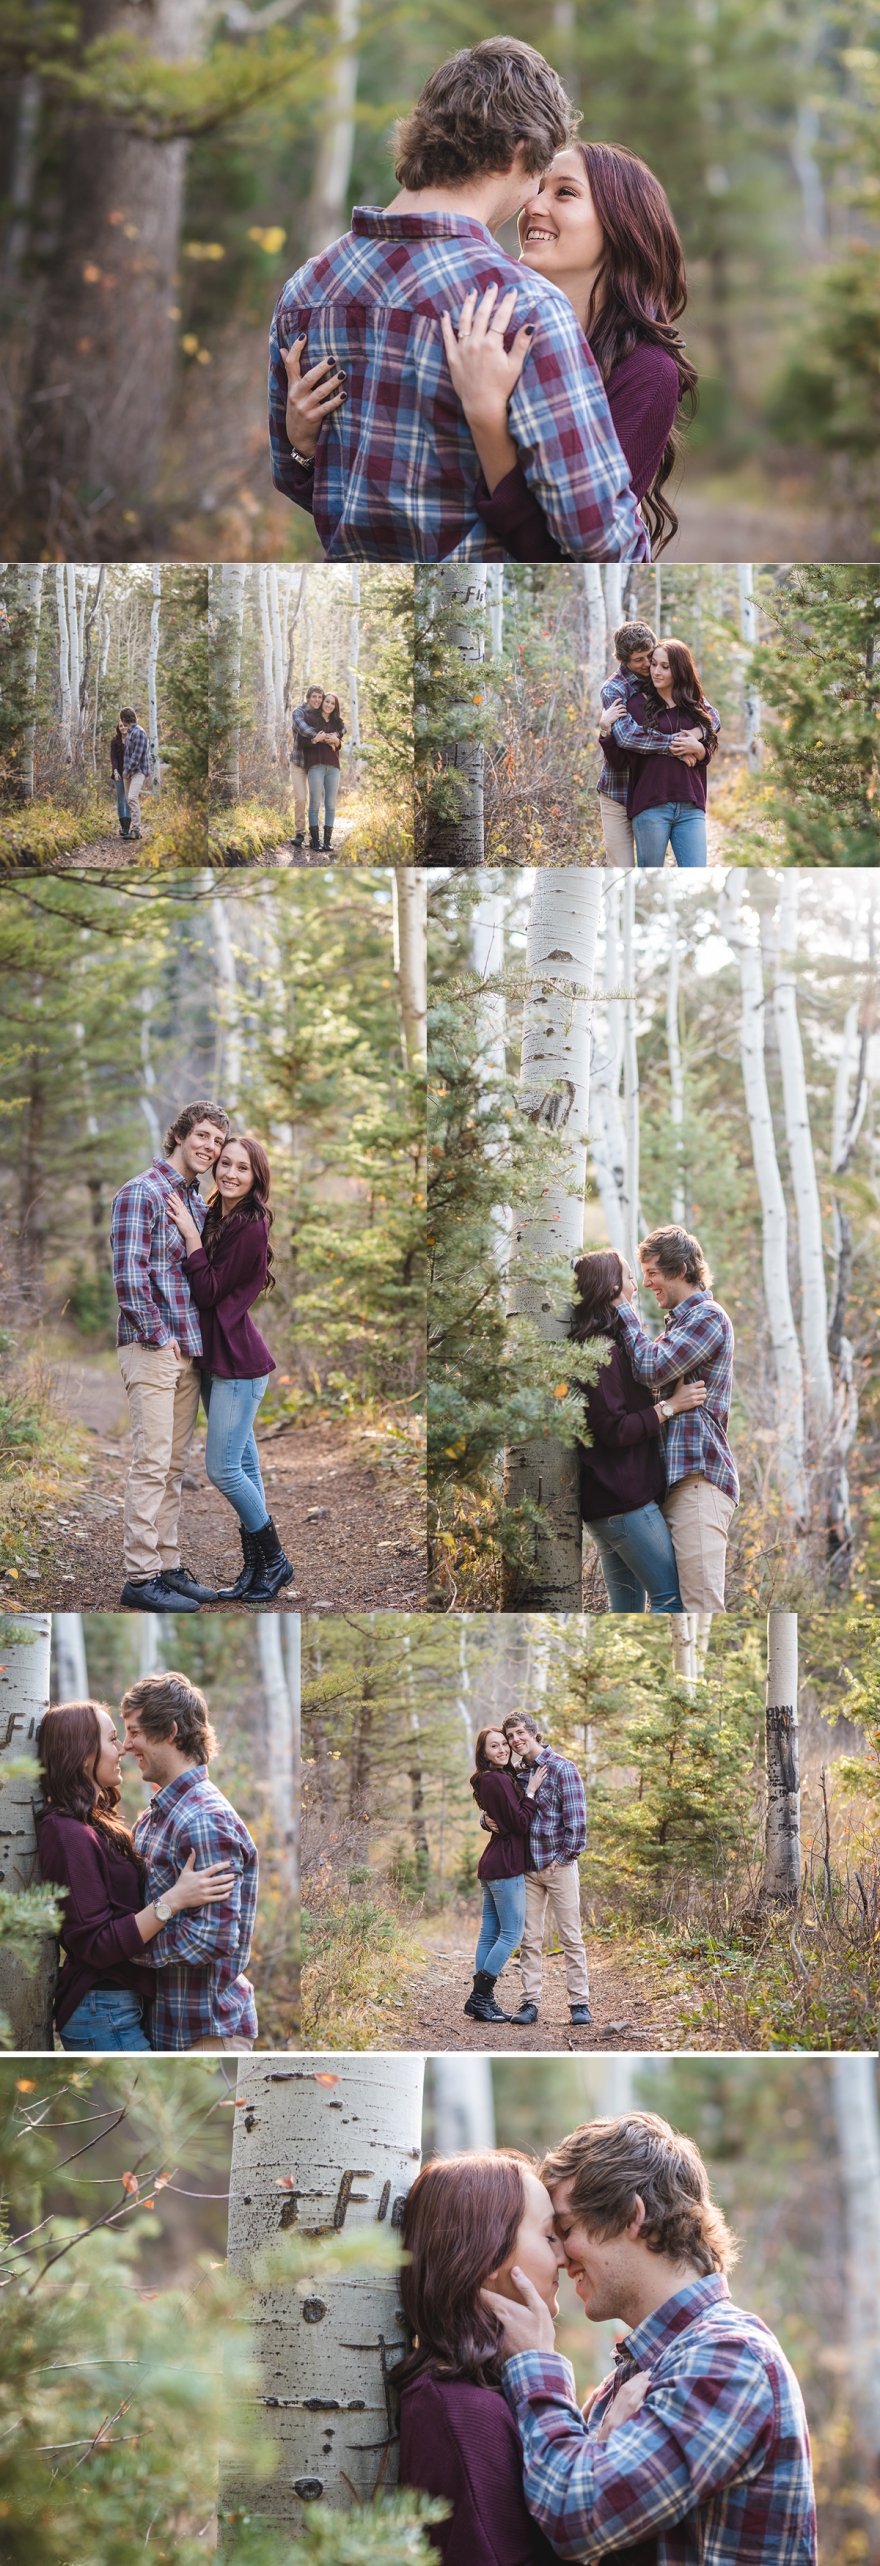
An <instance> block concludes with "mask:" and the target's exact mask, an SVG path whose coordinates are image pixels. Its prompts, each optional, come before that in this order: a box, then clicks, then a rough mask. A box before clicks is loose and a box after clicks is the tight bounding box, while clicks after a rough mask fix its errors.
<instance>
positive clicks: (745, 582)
mask: <svg viewBox="0 0 880 2566" xmlns="http://www.w3.org/2000/svg"><path fill="white" fill-rule="evenodd" d="M736 575H737V585H738V588H739V629H740V633H741V635H742V639H743V641H744V642H745V644H746V648H747V650H749V651H750V652H751V651H753V650H754V648H755V645H756V642H757V639H758V615H757V608H756V605H755V584H754V575H753V570H752V564H751V562H750V561H740V562H738V563H737V574H736ZM745 715H746V760H747V764H748V769H749V774H750V775H757V774H758V773H759V772H760V766H761V698H760V695H759V694H758V690H757V687H756V686H754V685H752V684H750V683H749V682H748V680H747V682H746V688H745Z"/></svg>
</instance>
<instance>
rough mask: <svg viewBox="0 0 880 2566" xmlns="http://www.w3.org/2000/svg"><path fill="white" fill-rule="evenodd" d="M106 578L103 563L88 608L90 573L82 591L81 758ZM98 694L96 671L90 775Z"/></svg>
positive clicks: (95, 768) (95, 760) (94, 757)
mask: <svg viewBox="0 0 880 2566" xmlns="http://www.w3.org/2000/svg"><path fill="white" fill-rule="evenodd" d="M106 576H107V568H106V563H105V562H102V563H101V567H100V570H99V572H98V576H97V580H96V583H95V597H94V604H93V605H92V606H91V607H90V606H89V588H90V585H91V575H90V573H89V572H87V573H86V580H85V587H84V589H83V609H82V635H83V637H82V653H81V660H82V665H81V668H80V677H79V692H80V704H81V707H82V712H81V724H80V727H81V730H82V737H83V757H85V736H86V727H87V722H88V710H89V671H90V669H91V664H92V632H93V630H94V625H95V621H96V618H97V616H98V615H99V613H100V611H101V598H102V595H103V591H104V581H105V579H106ZM154 576H155V573H154ZM98 693H99V680H98V675H97V671H96V673H95V712H94V720H93V722H92V736H91V742H90V747H91V757H92V773H93V775H96V774H97V771H98V767H97V759H96V756H95V739H96V735H97V728H98Z"/></svg>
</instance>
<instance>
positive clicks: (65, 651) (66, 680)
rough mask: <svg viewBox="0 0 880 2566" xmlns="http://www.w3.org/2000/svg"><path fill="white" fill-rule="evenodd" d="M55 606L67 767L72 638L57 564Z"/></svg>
mask: <svg viewBox="0 0 880 2566" xmlns="http://www.w3.org/2000/svg"><path fill="white" fill-rule="evenodd" d="M55 604H56V607H57V610H58V684H59V687H60V691H61V724H60V727H61V752H62V756H63V758H64V761H65V764H66V765H67V766H72V764H73V733H72V728H71V705H70V638H69V634H68V630H67V603H66V598H65V589H64V564H63V562H60V561H56V564H55Z"/></svg>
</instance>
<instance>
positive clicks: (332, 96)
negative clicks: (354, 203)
mask: <svg viewBox="0 0 880 2566" xmlns="http://www.w3.org/2000/svg"><path fill="white" fill-rule="evenodd" d="M359 16H360V11H359V0H336V38H337V45H338V51H337V52H336V54H335V55H334V58H333V62H332V67H331V69H330V72H329V76H328V80H327V110H326V116H325V119H324V122H323V125H322V130H321V139H320V142H319V145H318V158H317V162H316V165H315V175H314V180H313V182H312V193H311V197H310V199H309V212H308V235H307V244H306V246H307V253H308V256H309V257H310V258H316V257H317V255H318V252H319V251H320V250H322V249H326V247H327V244H328V241H333V240H336V239H337V237H338V235H339V233H340V232H344V231H347V229H348V216H349V203H348V188H349V180H350V177H351V162H352V153H353V151H354V108H355V99H356V97H357V79H358V57H357V37H358V22H359Z"/></svg>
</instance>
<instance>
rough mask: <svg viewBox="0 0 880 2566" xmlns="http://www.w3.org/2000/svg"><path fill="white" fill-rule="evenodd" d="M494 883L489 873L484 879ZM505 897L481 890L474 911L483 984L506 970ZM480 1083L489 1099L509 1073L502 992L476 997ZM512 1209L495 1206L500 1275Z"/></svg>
mask: <svg viewBox="0 0 880 2566" xmlns="http://www.w3.org/2000/svg"><path fill="white" fill-rule="evenodd" d="M485 878H486V879H487V880H488V882H490V883H491V882H492V881H493V879H494V878H495V877H493V875H492V874H491V873H490V874H488V875H487V876H486V877H485ZM505 911H506V898H505V893H504V891H503V889H499V890H485V891H483V890H481V892H480V897H479V899H478V901H477V905H476V908H475V909H473V910H472V911H471V922H470V942H471V961H472V963H473V967H474V970H475V972H477V974H478V976H479V978H480V980H481V981H487V980H495V979H498V978H499V976H500V974H501V973H502V972H503V970H504V928H505ZM477 1030H478V1034H479V1041H480V1050H479V1060H480V1070H481V1084H484V1092H485V1094H486V1096H487V1097H488V1096H489V1095H490V1094H491V1092H492V1090H493V1089H494V1087H495V1082H496V1080H497V1079H499V1078H504V1076H505V1075H506V1070H507V1005H506V1000H505V996H504V991H503V989H491V990H490V989H485V990H483V991H481V992H480V994H479V995H478V998H477ZM510 1229H511V1218H510V1209H509V1206H508V1205H507V1204H506V1203H496V1204H493V1207H492V1231H493V1239H494V1246H495V1256H496V1261H497V1264H498V1265H499V1267H500V1269H501V1272H502V1273H506V1271H507V1260H508V1255H509V1252H510Z"/></svg>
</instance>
